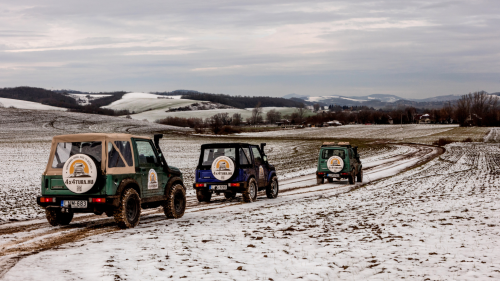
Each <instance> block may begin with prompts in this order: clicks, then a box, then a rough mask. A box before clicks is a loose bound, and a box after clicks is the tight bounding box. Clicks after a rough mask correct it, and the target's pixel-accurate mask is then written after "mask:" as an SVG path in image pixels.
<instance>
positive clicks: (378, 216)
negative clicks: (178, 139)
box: [4, 143, 500, 280]
mask: <svg viewBox="0 0 500 281" xmlns="http://www.w3.org/2000/svg"><path fill="white" fill-rule="evenodd" d="M446 149H447V151H446V153H445V154H443V155H441V156H439V157H438V158H436V159H434V160H432V161H431V162H429V163H427V164H424V165H422V166H420V167H417V168H415V169H412V170H409V171H406V172H403V173H401V174H399V175H396V176H393V177H390V178H386V179H382V180H380V181H376V182H373V183H370V184H368V185H365V186H363V187H360V188H358V189H356V190H353V191H350V192H347V191H349V190H350V189H346V188H345V187H346V185H344V184H343V183H337V182H334V183H332V184H326V185H323V186H322V187H328V186H331V188H329V189H328V188H327V189H325V188H323V189H313V190H311V191H310V192H308V193H304V192H302V193H292V194H287V193H284V194H282V195H281V196H280V197H278V198H277V199H275V200H267V199H262V198H261V199H260V200H259V201H257V202H255V203H252V204H243V205H241V204H233V205H232V206H226V207H224V208H217V207H214V208H210V204H205V205H206V207H207V208H205V209H203V211H200V209H197V210H194V211H190V212H188V213H186V215H185V216H184V217H183V218H182V219H178V220H164V219H160V220H153V219H150V220H147V221H146V222H145V223H141V224H140V225H139V226H138V227H136V228H134V229H130V230H122V231H116V232H110V233H106V234H100V235H99V234H97V235H94V236H91V237H88V238H84V239H82V240H80V241H78V242H75V243H69V244H65V245H63V246H60V247H58V248H57V249H55V250H48V251H44V252H41V253H38V254H34V255H30V256H27V257H25V258H24V259H22V260H20V261H19V262H18V263H17V264H16V265H15V266H14V267H13V268H11V269H10V271H9V272H7V273H6V275H4V280H31V279H40V277H41V276H43V277H46V276H48V277H49V278H50V279H51V280H71V279H77V278H79V279H83V280H165V279H173V280H178V279H182V278H185V279H186V280H292V279H293V280H395V279H405V280H471V279H477V280H498V279H500V262H498V260H499V258H500V245H499V243H500V239H499V238H500V237H499V236H500V216H499V215H498V210H499V209H500V200H499V199H500V198H499V197H500V196H499V195H500V192H499V190H498V186H499V185H500V179H499V175H500V161H499V159H500V146H499V145H498V144H484V143H455V144H450V145H447V146H446ZM314 190H316V191H314ZM205 205H203V204H202V205H200V206H201V207H203V206H205ZM68 231H69V229H68ZM48 264H50V266H47V265H48ZM42 279H43V278H42Z"/></svg>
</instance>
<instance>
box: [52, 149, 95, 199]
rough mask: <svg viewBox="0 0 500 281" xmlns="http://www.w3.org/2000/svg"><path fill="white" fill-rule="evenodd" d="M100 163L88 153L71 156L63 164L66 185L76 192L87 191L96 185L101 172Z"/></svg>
mask: <svg viewBox="0 0 500 281" xmlns="http://www.w3.org/2000/svg"><path fill="white" fill-rule="evenodd" d="M100 168H101V165H100V163H99V162H98V161H97V160H96V159H95V158H94V157H92V156H90V155H87V154H75V155H73V156H71V157H70V158H69V159H68V160H67V161H66V162H65V163H64V166H63V172H62V177H63V181H64V185H66V187H67V188H68V189H69V190H71V191H72V192H74V193H79V194H81V193H85V192H88V191H90V190H91V189H92V187H94V186H95V184H96V182H97V179H98V175H99V174H100V172H101V171H100Z"/></svg>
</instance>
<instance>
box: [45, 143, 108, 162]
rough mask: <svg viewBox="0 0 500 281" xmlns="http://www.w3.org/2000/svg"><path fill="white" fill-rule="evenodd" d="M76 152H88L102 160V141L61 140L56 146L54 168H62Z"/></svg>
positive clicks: (99, 160)
mask: <svg viewBox="0 0 500 281" xmlns="http://www.w3.org/2000/svg"><path fill="white" fill-rule="evenodd" d="M75 154H87V155H90V156H92V157H94V158H95V159H96V160H97V161H98V162H101V160H102V144H101V142H100V141H88V142H60V143H58V144H57V146H56V152H55V153H54V160H53V161H52V168H62V167H63V166H64V163H66V161H67V160H68V159H69V158H70V157H71V156H73V155H75Z"/></svg>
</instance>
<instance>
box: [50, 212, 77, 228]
mask: <svg viewBox="0 0 500 281" xmlns="http://www.w3.org/2000/svg"><path fill="white" fill-rule="evenodd" d="M45 216H46V217H47V221H48V222H49V224H50V225H52V226H58V225H68V224H69V223H70V222H71V220H73V213H61V210H60V209H58V208H47V209H45Z"/></svg>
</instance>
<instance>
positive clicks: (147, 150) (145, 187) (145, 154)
mask: <svg viewBox="0 0 500 281" xmlns="http://www.w3.org/2000/svg"><path fill="white" fill-rule="evenodd" d="M135 143H136V148H137V163H138V165H139V172H140V174H141V178H142V179H141V183H140V184H142V188H141V190H142V192H141V194H142V197H151V196H156V195H163V194H164V188H165V187H164V186H165V183H166V182H165V181H166V177H167V175H165V172H164V171H163V167H162V165H161V162H160V159H159V157H158V153H157V151H156V149H155V147H154V145H153V143H152V142H151V141H150V140H145V139H136V140H135ZM153 171H154V172H153Z"/></svg>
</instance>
